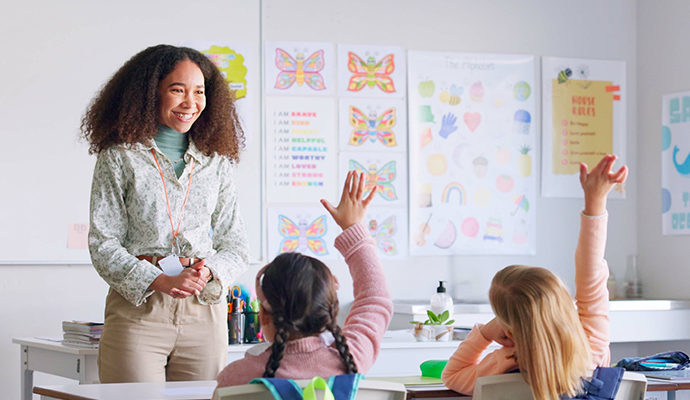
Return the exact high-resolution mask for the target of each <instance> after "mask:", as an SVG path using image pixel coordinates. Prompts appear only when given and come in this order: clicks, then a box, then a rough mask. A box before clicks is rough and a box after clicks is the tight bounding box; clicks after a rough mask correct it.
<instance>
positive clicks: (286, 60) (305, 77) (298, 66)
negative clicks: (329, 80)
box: [275, 48, 326, 90]
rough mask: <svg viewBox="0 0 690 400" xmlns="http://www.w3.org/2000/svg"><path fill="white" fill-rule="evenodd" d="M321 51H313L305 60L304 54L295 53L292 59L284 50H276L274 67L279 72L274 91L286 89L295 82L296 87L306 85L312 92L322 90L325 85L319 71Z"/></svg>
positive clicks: (321, 60) (321, 63)
mask: <svg viewBox="0 0 690 400" xmlns="http://www.w3.org/2000/svg"><path fill="white" fill-rule="evenodd" d="M323 66H324V59H323V50H319V51H315V52H314V53H312V55H310V56H309V58H307V59H306V60H305V59H304V54H302V53H297V55H296V56H295V58H292V56H291V55H289V54H288V53H287V52H286V51H285V50H283V49H280V48H277V49H276V67H277V68H278V69H279V70H280V71H281V72H280V73H279V74H278V80H277V81H276V86H275V87H276V89H283V90H285V89H288V88H290V86H292V84H294V83H295V82H297V86H302V84H303V83H306V84H307V86H309V87H310V88H312V89H314V90H324V89H326V85H325V84H324V82H323V77H321V74H319V71H321V70H322V69H323Z"/></svg>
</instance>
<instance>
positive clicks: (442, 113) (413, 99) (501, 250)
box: [341, 51, 536, 255]
mask: <svg viewBox="0 0 690 400" xmlns="http://www.w3.org/2000/svg"><path fill="white" fill-rule="evenodd" d="M408 68H409V69H408V82H409V85H410V98H409V118H410V121H409V133H410V140H409V143H410V149H409V154H410V160H409V165H410V172H409V174H410V199H411V204H410V207H409V209H410V254H411V255H453V254H462V255H464V254H534V253H535V244H536V237H535V234H534V229H535V226H536V217H535V204H534V201H533V200H534V199H535V198H536V178H535V174H534V173H533V171H532V153H531V150H532V149H534V147H535V145H536V132H535V130H534V128H533V126H532V125H531V123H530V122H531V115H534V112H535V104H534V95H533V93H532V88H533V87H534V82H533V79H534V58H533V57H532V56H522V55H498V54H473V53H440V52H421V51H410V52H408ZM516 116H517V118H516ZM528 116H529V117H528ZM341 163H342V161H341ZM518 231H519V234H518V235H514V232H518ZM513 236H515V238H517V240H513Z"/></svg>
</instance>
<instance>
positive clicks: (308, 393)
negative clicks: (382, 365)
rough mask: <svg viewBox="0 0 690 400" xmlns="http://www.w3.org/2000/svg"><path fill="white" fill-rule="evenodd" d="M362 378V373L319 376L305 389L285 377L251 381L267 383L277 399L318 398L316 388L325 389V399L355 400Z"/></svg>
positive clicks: (314, 399) (313, 399)
mask: <svg viewBox="0 0 690 400" xmlns="http://www.w3.org/2000/svg"><path fill="white" fill-rule="evenodd" d="M362 379H364V375H362V374H345V375H336V376H331V377H330V378H328V381H326V380H325V379H323V378H321V377H320V376H317V377H315V378H313V379H312V380H311V382H310V383H309V384H308V385H307V386H306V387H305V388H304V389H302V388H301V387H299V385H298V384H297V383H296V382H295V381H294V380H293V379H285V378H255V379H252V380H251V381H250V382H249V383H250V384H251V383H258V384H263V385H265V386H266V387H267V388H268V390H270V391H271V394H272V395H273V398H274V399H276V400H302V399H304V400H316V389H322V390H324V397H323V398H324V400H354V399H355V397H356V396H357V389H358V387H359V381H360V380H362Z"/></svg>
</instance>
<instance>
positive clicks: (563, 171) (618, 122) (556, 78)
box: [542, 57, 626, 199]
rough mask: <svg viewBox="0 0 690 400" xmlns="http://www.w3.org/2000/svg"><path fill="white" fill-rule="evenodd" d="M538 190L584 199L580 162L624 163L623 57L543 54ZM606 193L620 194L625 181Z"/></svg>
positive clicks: (612, 195) (623, 189)
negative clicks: (609, 158)
mask: <svg viewBox="0 0 690 400" xmlns="http://www.w3.org/2000/svg"><path fill="white" fill-rule="evenodd" d="M542 79H543V82H542V101H543V107H542V110H543V111H542V132H543V139H542V160H543V162H542V195H543V196H545V197H572V198H583V196H584V194H583V192H582V188H581V187H580V181H579V176H580V163H582V162H584V163H585V164H587V165H588V166H589V167H590V169H591V168H593V167H594V166H595V165H596V164H597V163H598V162H599V161H600V160H601V158H602V157H603V156H605V155H606V154H615V155H617V156H618V161H617V163H616V166H614V168H617V166H621V165H624V164H625V162H626V155H625V146H626V111H625V110H626V100H625V98H626V95H625V94H626V87H625V79H626V78H625V62H624V61H602V60H583V59H573V58H555V57H543V58H542ZM609 198H619V199H622V198H625V184H619V185H616V187H615V188H614V190H612V191H611V193H610V194H609Z"/></svg>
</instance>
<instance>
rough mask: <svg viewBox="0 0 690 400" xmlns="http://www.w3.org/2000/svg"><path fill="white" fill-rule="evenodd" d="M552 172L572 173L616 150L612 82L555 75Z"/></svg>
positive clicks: (592, 164)
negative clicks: (614, 147) (582, 164)
mask: <svg viewBox="0 0 690 400" xmlns="http://www.w3.org/2000/svg"><path fill="white" fill-rule="evenodd" d="M552 87H553V90H552V94H553V121H552V123H553V131H552V132H553V173H554V174H557V175H572V174H576V173H578V172H579V171H580V163H581V162H584V163H586V164H587V165H589V166H590V167H592V166H594V165H596V164H597V163H598V162H599V160H601V158H602V157H603V156H604V155H606V154H611V153H613V100H614V94H613V92H612V91H611V90H610V89H611V87H613V83H612V82H606V81H585V80H567V81H565V82H560V83H559V81H558V79H554V80H553V83H552Z"/></svg>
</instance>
